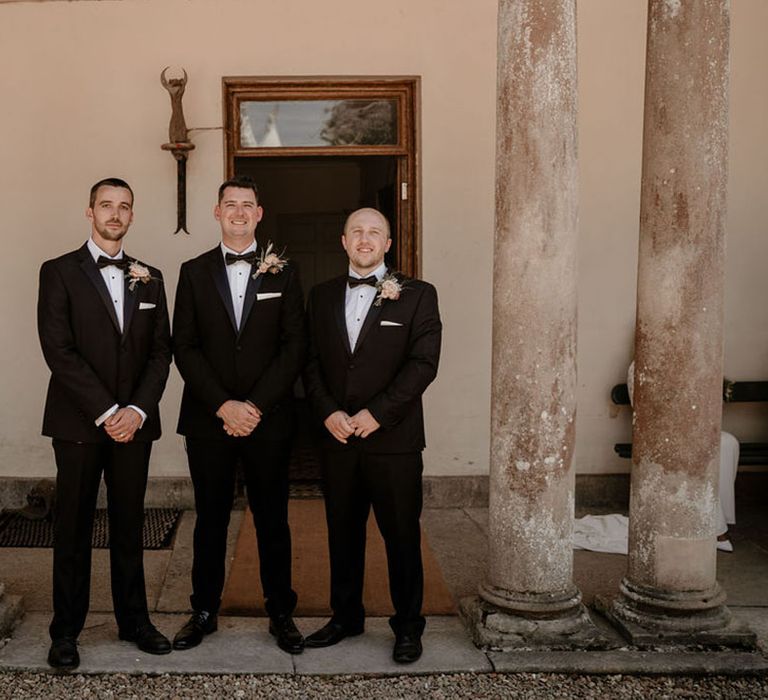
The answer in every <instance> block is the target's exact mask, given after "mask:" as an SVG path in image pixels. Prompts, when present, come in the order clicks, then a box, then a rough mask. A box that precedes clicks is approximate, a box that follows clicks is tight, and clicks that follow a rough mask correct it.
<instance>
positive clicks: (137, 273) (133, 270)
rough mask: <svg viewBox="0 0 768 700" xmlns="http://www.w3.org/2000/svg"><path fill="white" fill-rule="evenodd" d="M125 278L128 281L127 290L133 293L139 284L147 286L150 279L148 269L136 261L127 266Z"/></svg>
mask: <svg viewBox="0 0 768 700" xmlns="http://www.w3.org/2000/svg"><path fill="white" fill-rule="evenodd" d="M125 276H126V277H127V278H128V279H129V280H130V282H129V283H128V289H129V290H130V291H133V290H134V289H135V288H136V285H137V284H138V283H139V282H141V283H142V284H148V283H149V281H150V280H151V279H152V275H151V274H150V272H149V268H147V267H145V266H144V265H142V264H141V263H140V262H138V261H136V260H131V264H130V265H129V266H128V272H127V273H126V275H125Z"/></svg>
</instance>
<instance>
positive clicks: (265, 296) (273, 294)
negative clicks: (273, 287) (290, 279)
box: [256, 292, 283, 301]
mask: <svg viewBox="0 0 768 700" xmlns="http://www.w3.org/2000/svg"><path fill="white" fill-rule="evenodd" d="M281 296H283V293H282V292H262V293H261V294H259V293H257V294H256V301H264V300H265V299H277V297H281Z"/></svg>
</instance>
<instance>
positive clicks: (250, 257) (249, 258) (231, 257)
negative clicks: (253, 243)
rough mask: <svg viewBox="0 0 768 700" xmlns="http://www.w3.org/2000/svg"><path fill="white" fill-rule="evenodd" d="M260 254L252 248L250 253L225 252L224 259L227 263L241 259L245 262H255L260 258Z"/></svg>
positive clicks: (230, 263)
mask: <svg viewBox="0 0 768 700" xmlns="http://www.w3.org/2000/svg"><path fill="white" fill-rule="evenodd" d="M258 258H259V254H258V253H257V252H256V251H255V250H252V251H251V252H250V253H243V254H242V255H235V254H234V253H225V254H224V261H225V262H226V263H227V265H232V264H233V263H236V262H240V261H241V260H242V261H243V262H247V263H251V265H253V263H254V262H255V261H256V260H258Z"/></svg>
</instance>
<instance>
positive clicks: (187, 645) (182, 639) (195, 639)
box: [173, 624, 219, 651]
mask: <svg viewBox="0 0 768 700" xmlns="http://www.w3.org/2000/svg"><path fill="white" fill-rule="evenodd" d="M218 628H219V627H218V625H217V624H213V625H212V626H210V627H207V628H205V629H200V628H198V629H194V630H192V629H190V630H187V629H186V625H185V626H184V627H182V628H181V629H180V630H179V632H178V633H177V634H176V636H175V637H174V638H173V648H174V649H176V651H186V650H187V649H194V648H195V647H196V646H198V645H199V644H200V642H202V641H203V638H204V637H206V636H207V635H209V634H213V633H214V632H215V631H216V630H217V629H218Z"/></svg>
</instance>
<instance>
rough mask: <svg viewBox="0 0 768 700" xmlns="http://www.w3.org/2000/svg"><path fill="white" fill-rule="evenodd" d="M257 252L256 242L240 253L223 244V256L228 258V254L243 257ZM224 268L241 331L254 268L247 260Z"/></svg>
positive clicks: (236, 320)
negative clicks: (249, 282)
mask: <svg viewBox="0 0 768 700" xmlns="http://www.w3.org/2000/svg"><path fill="white" fill-rule="evenodd" d="M255 250H256V241H254V242H253V243H251V245H249V246H248V247H247V248H246V249H245V250H243V251H240V252H239V253H238V252H237V251H236V250H232V249H231V248H227V246H225V245H224V244H223V243H222V244H221V254H222V255H223V256H224V257H225V258H226V255H227V253H232V255H243V254H244V253H250V252H252V251H255ZM224 266H225V267H226V270H227V279H228V280H229V293H230V294H231V295H232V306H233V307H234V309H235V322H236V323H237V329H238V330H240V321H241V319H242V318H243V304H244V303H245V290H246V289H247V288H248V280H249V279H250V277H251V275H252V274H253V267H252V266H251V264H250V263H247V262H245V260H238V261H237V262H234V263H232V264H231V265H227V264H226V259H225V261H224Z"/></svg>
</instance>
